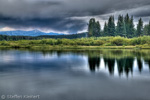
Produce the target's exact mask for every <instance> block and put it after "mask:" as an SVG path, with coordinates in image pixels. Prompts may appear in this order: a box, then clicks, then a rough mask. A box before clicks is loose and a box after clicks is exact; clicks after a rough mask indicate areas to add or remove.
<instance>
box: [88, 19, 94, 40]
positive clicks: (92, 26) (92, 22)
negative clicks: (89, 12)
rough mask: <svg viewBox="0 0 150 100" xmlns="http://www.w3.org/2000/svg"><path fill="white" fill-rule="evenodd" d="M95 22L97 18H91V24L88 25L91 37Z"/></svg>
mask: <svg viewBox="0 0 150 100" xmlns="http://www.w3.org/2000/svg"><path fill="white" fill-rule="evenodd" d="M94 24H95V19H94V18H91V19H90V21H89V26H88V36H89V37H91V36H93V30H94Z"/></svg>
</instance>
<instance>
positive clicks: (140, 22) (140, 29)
mask: <svg viewBox="0 0 150 100" xmlns="http://www.w3.org/2000/svg"><path fill="white" fill-rule="evenodd" d="M142 33H143V21H142V18H140V19H139V22H138V25H137V32H136V35H137V36H141V35H142Z"/></svg>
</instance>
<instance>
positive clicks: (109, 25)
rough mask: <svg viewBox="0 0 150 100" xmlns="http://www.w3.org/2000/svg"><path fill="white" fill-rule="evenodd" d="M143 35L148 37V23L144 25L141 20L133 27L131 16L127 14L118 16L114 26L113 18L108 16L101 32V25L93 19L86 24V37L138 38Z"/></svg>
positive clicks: (149, 31)
mask: <svg viewBox="0 0 150 100" xmlns="http://www.w3.org/2000/svg"><path fill="white" fill-rule="evenodd" d="M143 35H150V22H149V24H146V25H144V24H143V20H142V18H140V19H139V20H138V24H137V27H136V28H135V25H134V18H133V16H131V17H129V15H128V14H126V15H125V17H124V16H123V15H119V16H118V21H117V25H115V20H114V16H110V17H109V19H108V22H105V24H104V28H103V30H102V29H101V24H100V23H99V21H96V20H95V18H91V19H90V20H89V24H88V36H89V37H98V36H122V37H128V38H132V37H138V36H143Z"/></svg>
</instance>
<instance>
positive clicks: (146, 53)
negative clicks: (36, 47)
mask: <svg viewBox="0 0 150 100" xmlns="http://www.w3.org/2000/svg"><path fill="white" fill-rule="evenodd" d="M149 93H150V50H106V49H105V50H95V51H81V50H80V51H79V50H77V51H69V50H63V51H30V50H0V96H1V95H4V96H7V95H18V96H19V95H20V96H21V95H40V97H39V98H38V99H40V100H150V95H149ZM1 99H2V98H1ZM7 99H8V98H7V97H6V98H5V100H7ZM24 99H25V98H24ZM34 99H35V98H32V99H31V100H34ZM36 99H37V98H36ZM9 100H16V98H15V97H14V98H11V99H9ZM19 100H20V99H19ZM27 100H30V99H27Z"/></svg>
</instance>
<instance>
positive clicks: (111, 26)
mask: <svg viewBox="0 0 150 100" xmlns="http://www.w3.org/2000/svg"><path fill="white" fill-rule="evenodd" d="M108 35H109V36H115V22H114V16H110V18H109V20H108Z"/></svg>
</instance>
